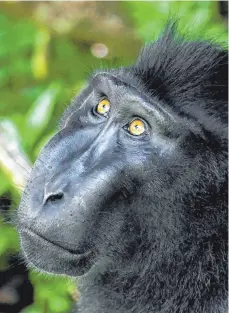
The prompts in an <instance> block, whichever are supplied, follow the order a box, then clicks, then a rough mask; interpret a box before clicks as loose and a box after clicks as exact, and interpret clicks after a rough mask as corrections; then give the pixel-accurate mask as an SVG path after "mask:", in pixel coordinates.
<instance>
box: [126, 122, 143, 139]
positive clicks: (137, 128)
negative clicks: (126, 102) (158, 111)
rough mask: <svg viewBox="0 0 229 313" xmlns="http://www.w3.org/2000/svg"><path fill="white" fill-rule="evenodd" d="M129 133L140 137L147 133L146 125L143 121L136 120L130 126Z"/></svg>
mask: <svg viewBox="0 0 229 313" xmlns="http://www.w3.org/2000/svg"><path fill="white" fill-rule="evenodd" d="M128 131H129V133H130V134H131V135H134V136H140V135H142V134H143V133H144V132H145V124H144V123H143V122H142V121H141V120H134V121H132V122H131V123H130V124H129V127H128Z"/></svg>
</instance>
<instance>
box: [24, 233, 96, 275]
mask: <svg viewBox="0 0 229 313" xmlns="http://www.w3.org/2000/svg"><path fill="white" fill-rule="evenodd" d="M20 237H21V245H22V250H23V252H24V254H25V257H26V259H27V260H28V261H29V263H31V265H33V266H35V267H37V268H39V269H41V270H44V271H47V272H54V273H57V274H58V273H59V274H62V271H63V270H64V269H65V270H66V268H68V267H69V275H70V276H80V275H83V274H84V273H85V272H87V271H88V270H89V269H90V268H91V266H92V265H93V264H94V263H95V256H96V253H95V251H94V250H91V249H90V250H86V251H85V252H84V251H82V252H81V251H79V250H73V249H68V248H65V247H62V246H60V245H59V244H56V243H54V242H52V241H50V240H49V239H47V238H45V237H43V236H42V235H40V234H37V233H36V232H34V231H33V230H31V229H28V228H26V229H25V228H23V229H21V230H20Z"/></svg>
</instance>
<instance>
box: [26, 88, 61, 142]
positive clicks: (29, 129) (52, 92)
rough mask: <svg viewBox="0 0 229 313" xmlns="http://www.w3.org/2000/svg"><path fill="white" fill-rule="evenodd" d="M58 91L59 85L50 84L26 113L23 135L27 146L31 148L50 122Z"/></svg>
mask: <svg viewBox="0 0 229 313" xmlns="http://www.w3.org/2000/svg"><path fill="white" fill-rule="evenodd" d="M60 89H61V88H60V84H58V83H52V84H51V85H50V86H49V87H48V88H47V89H46V90H45V91H44V92H43V93H42V94H41V95H40V96H39V97H38V98H37V99H36V100H35V102H34V103H33V105H32V107H31V109H30V110H29V112H28V113H27V116H26V118H25V127H24V134H25V138H26V139H27V140H26V141H27V142H26V144H27V145H28V146H32V145H33V144H34V143H35V142H36V141H37V140H38V139H39V136H40V135H41V133H42V132H43V131H44V130H45V128H46V126H47V125H48V123H49V121H50V120H51V118H52V114H53V110H54V108H55V104H56V100H57V96H58V93H59V92H60ZM28 135H29V136H28Z"/></svg>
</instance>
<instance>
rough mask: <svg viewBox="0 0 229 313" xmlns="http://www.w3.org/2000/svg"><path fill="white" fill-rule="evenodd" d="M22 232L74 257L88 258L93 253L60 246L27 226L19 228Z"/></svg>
mask: <svg viewBox="0 0 229 313" xmlns="http://www.w3.org/2000/svg"><path fill="white" fill-rule="evenodd" d="M23 232H24V233H25V234H28V235H29V236H31V237H35V238H37V239H38V240H39V241H43V242H44V243H46V244H48V245H49V246H52V247H53V248H55V249H59V250H62V251H63V252H65V253H69V254H70V255H71V256H74V257H75V258H89V257H92V256H93V255H94V253H93V251H92V250H88V251H86V252H79V251H77V250H73V249H69V248H66V247H62V246H60V245H58V244H57V243H54V242H52V241H50V240H49V239H47V238H45V237H43V236H42V235H40V234H37V233H36V232H34V231H33V230H31V229H29V228H24V229H23V230H21V233H23Z"/></svg>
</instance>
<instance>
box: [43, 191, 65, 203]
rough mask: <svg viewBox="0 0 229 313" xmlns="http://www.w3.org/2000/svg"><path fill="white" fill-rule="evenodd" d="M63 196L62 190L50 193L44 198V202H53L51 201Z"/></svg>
mask: <svg viewBox="0 0 229 313" xmlns="http://www.w3.org/2000/svg"><path fill="white" fill-rule="evenodd" d="M63 197H64V194H63V192H59V193H57V194H51V195H49V196H48V197H47V198H46V200H45V204H47V203H48V202H51V203H53V202H56V201H59V200H61V199H62V198H63Z"/></svg>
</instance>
